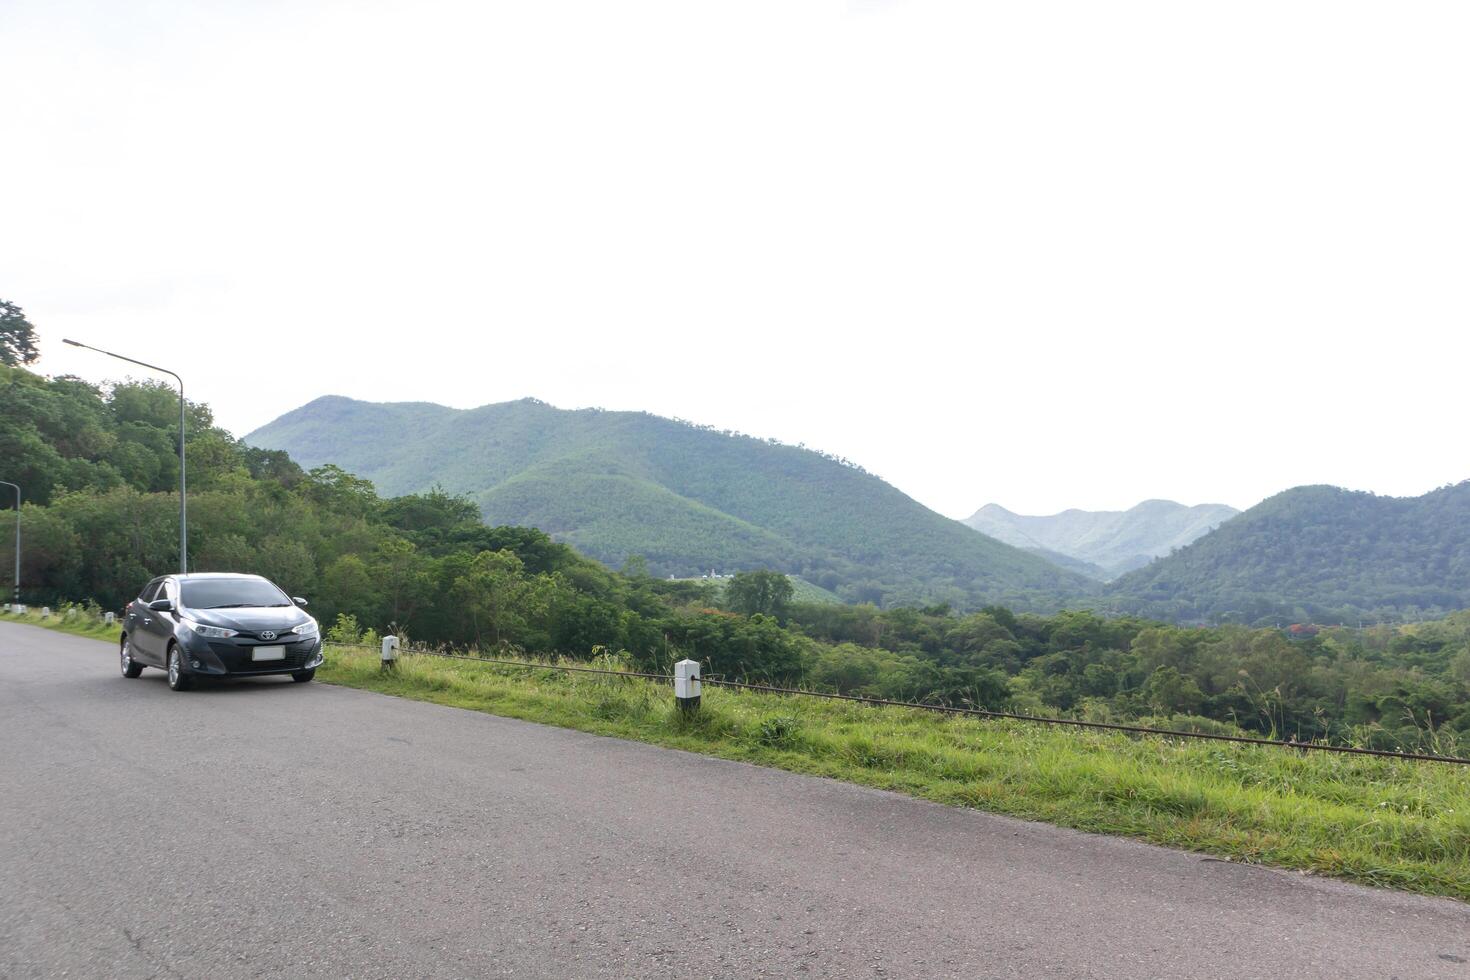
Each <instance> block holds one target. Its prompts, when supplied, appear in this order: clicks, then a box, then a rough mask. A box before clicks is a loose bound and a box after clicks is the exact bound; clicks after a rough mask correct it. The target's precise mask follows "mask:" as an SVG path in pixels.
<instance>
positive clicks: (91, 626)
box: [0, 606, 122, 641]
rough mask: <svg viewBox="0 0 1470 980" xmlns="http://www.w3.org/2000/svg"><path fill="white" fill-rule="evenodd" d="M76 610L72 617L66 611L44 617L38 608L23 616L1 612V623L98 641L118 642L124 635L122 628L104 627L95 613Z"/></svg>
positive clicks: (80, 608)
mask: <svg viewBox="0 0 1470 980" xmlns="http://www.w3.org/2000/svg"><path fill="white" fill-rule="evenodd" d="M74 608H75V609H76V612H74V613H72V615H70V616H68V615H67V614H66V613H67V610H66V609H55V610H52V612H51V615H50V616H48V617H42V616H41V610H39V609H36V608H32V609H31V610H30V612H27V613H26V614H25V615H23V616H16V615H14V614H12V613H10V612H3V611H0V623H29V624H30V625H32V626H44V627H46V628H47V629H53V630H57V631H59V632H62V633H72V634H75V635H76V636H90V637H92V638H93V639H97V640H112V641H116V640H117V638H118V637H119V636H121V635H122V631H121V627H119V626H106V625H104V624H103V622H102V617H101V616H99V615H98V614H97V613H96V612H95V611H93V610H88V609H87V608H86V607H83V606H76V607H74Z"/></svg>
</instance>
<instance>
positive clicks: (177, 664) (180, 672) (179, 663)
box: [168, 644, 194, 691]
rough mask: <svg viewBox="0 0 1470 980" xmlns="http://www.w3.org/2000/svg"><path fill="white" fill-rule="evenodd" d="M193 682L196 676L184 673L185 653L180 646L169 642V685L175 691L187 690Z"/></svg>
mask: <svg viewBox="0 0 1470 980" xmlns="http://www.w3.org/2000/svg"><path fill="white" fill-rule="evenodd" d="M193 683H194V678H193V677H190V676H189V675H188V674H186V673H184V655H183V654H182V653H181V652H179V648H178V647H176V646H174V645H173V644H169V648H168V686H169V687H170V688H171V689H172V690H175V691H187V690H188V689H189V688H190V686H191V685H192V684H193Z"/></svg>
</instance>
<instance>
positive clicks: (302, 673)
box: [291, 667, 316, 684]
mask: <svg viewBox="0 0 1470 980" xmlns="http://www.w3.org/2000/svg"><path fill="white" fill-rule="evenodd" d="M315 676H316V668H315V667H313V668H311V669H310V670H296V671H292V672H291V679H292V680H293V681H295V682H296V683H298V684H305V683H306V682H307V681H309V680H311V679H312V678H313V677H315Z"/></svg>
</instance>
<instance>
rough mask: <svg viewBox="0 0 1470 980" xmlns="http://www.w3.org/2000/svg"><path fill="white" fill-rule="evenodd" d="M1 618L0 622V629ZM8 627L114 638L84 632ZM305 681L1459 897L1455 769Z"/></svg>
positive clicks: (466, 688) (1102, 737)
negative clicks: (684, 712) (693, 713)
mask: <svg viewBox="0 0 1470 980" xmlns="http://www.w3.org/2000/svg"><path fill="white" fill-rule="evenodd" d="M15 620H16V617H14V616H9V615H0V621H15ZM22 621H25V622H31V623H35V624H37V625H43V626H47V627H51V628H56V629H63V630H65V631H67V632H72V633H77V634H79V635H83V636H94V637H97V638H99V639H106V640H111V639H113V636H114V632H115V630H106V629H104V628H103V627H101V626H100V625H95V621H93V622H88V621H87V617H84V616H79V617H76V618H74V619H73V620H70V621H69V620H66V619H63V618H61V617H59V616H53V617H52V618H51V619H50V620H48V621H45V622H41V621H40V618H39V616H38V615H37V614H36V613H32V614H30V615H29V616H27V617H24V618H23V620H22ZM318 678H319V679H320V680H324V681H327V682H329V683H334V684H342V685H346V686H349V687H357V688H362V689H365V690H371V691H378V692H381V693H384V694H391V695H396V696H399V697H407V698H413V699H416V700H420V701H432V702H435V703H438V704H444V705H450V706H453V707H458V708H467V709H470V710H475V711H484V712H489V713H492V714H497V715H504V716H507V717H511V718H522V719H526V720H528V721H536V722H542V723H545V724H551V725H559V726H562V727H565V728H574V729H578V730H581V731H586V732H594V733H597V734H600V735H610V736H615V737H618V738H626V739H633V740H637V741H642V742H649V743H652V744H656V745H665V746H669V747H672V748H679V749H685V750H688V751H691V752H701V753H704V754H707V755H715V756H720V757H722V758H726V759H737V760H741V761H745V762H752V763H756V764H759V765H765V766H772V767H775V768H780V769H786V770H790V771H792V772H801V773H809V774H813V775H820V776H828V777H831V778H834V779H842V780H846V781H848V782H853V783H861V784H863V785H866V786H874V787H878V788H881V789H888V790H895V791H897V792H901V793H907V794H910V795H912V796H917V797H923V798H925V799H930V800H935V801H937V802H940V803H946V804H950V805H953V806H965V807H973V808H976V809H982V810H991V811H995V812H997V813H1007V814H1011V815H1013V816H1017V817H1023V818H1026V819H1031V820H1041V821H1045V822H1047V823H1052V824H1057V825H1060V826H1064V827H1074V828H1077V829H1079V830H1086V831H1092V832H1096V833H1105V834H1118V835H1123V836H1128V837H1134V838H1137V839H1140V840H1146V841H1151V842H1153V843H1156V844H1164V845H1168V846H1171V847H1178V848H1184V849H1188V850H1192V851H1199V852H1202V853H1207V854H1213V855H1217V856H1220V857H1225V858H1229V859H1231V860H1238V861H1244V862H1249V863H1253V864H1266V865H1273V866H1276V867H1282V868H1294V869H1299V870H1303V871H1310V872H1314V873H1317V874H1324V875H1332V876H1335V877H1339V878H1345V879H1348V880H1351V881H1356V882H1360V883H1363V884H1370V885H1382V886H1388V887H1392V888H1399V889H1403V890H1406V891H1414V892H1421V893H1425V894H1432V895H1447V896H1451V897H1454V898H1458V899H1460V900H1462V901H1470V767H1463V766H1452V765H1444V764H1435V763H1423V762H1417V763H1416V762H1400V761H1394V760H1389V759H1378V758H1372V757H1363V756H1344V755H1329V754H1326V753H1305V754H1303V753H1298V752H1293V751H1288V750H1284V749H1271V748H1263V747H1257V746H1248V745H1235V744H1230V743H1215V742H1197V741H1187V740H1169V739H1164V738H1157V737H1145V738H1135V737H1130V736H1127V735H1123V734H1118V733H1111V732H1093V731H1079V730H1075V729H1067V730H1062V729H1056V728H1050V727H1046V726H1042V725H1033V724H1027V723H1024V722H1011V721H987V720H980V719H975V718H964V717H953V716H945V715H938V714H935V713H932V712H925V711H919V710H916V709H908V708H873V707H866V706H863V705H855V704H845V703H842V702H835V701H824V700H820V699H816V698H799V697H785V696H778V695H769V694H759V693H755V692H748V691H731V690H726V689H721V688H712V687H706V688H705V691H704V703H703V706H702V708H701V710H700V711H699V712H698V714H697V715H694V716H692V717H686V716H684V715H683V714H681V713H680V712H679V711H677V710H676V709H675V708H674V704H673V692H672V689H671V688H670V686H669V685H667V684H663V683H659V682H653V681H643V680H638V679H636V678H623V677H608V676H600V675H594V674H576V673H567V672H563V671H557V670H550V669H545V668H541V669H537V668H534V667H533V668H521V667H500V666H496V665H492V664H483V663H468V662H464V661H455V660H444V659H435V658H432V657H423V656H408V657H403V658H401V659H400V661H399V663H398V666H397V667H395V668H394V669H393V670H392V671H384V670H382V669H381V667H380V665H379V662H378V658H377V654H376V653H375V652H374V651H371V650H365V649H359V648H343V647H330V648H329V649H328V656H327V661H326V663H325V664H324V665H323V666H322V667H321V668H320V670H319V672H318Z"/></svg>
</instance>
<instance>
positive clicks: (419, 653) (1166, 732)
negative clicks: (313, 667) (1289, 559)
mask: <svg viewBox="0 0 1470 980" xmlns="http://www.w3.org/2000/svg"><path fill="white" fill-rule="evenodd" d="M337 645H338V646H344V645H348V644H337ZM359 649H371V647H367V648H362V647H359ZM403 653H404V655H406V656H414V657H435V658H439V659H444V660H460V661H466V662H470V663H482V664H498V665H501V666H507V667H519V668H522V669H527V670H560V671H566V672H570V673H581V674H606V675H610V676H615V677H632V678H639V679H642V680H657V681H664V682H666V683H671V682H674V681H675V680H676V678H675V675H673V674H655V673H648V672H641V671H632V670H611V669H607V668H602V667H580V666H573V665H571V664H552V663H541V662H536V661H529V660H506V659H502V658H496V657H471V656H464V655H461V654H451V653H437V652H433V651H428V650H404V651H403ZM696 680H697V681H698V682H699V683H700V684H710V685H713V686H715V687H726V688H733V689H738V690H747V691H757V692H761V693H766V694H779V695H783V696H794V697H810V698H824V699H826V700H831V701H846V702H849V703H852V704H864V705H869V706H871V707H882V708H912V709H916V710H919V711H933V712H936V713H940V714H948V715H959V716H965V717H973V718H990V719H1005V720H1010V721H1020V722H1026V723H1029V724H1037V725H1054V726H1061V727H1069V728H1087V729H1096V730H1102V731H1114V732H1124V733H1127V734H1134V735H1153V736H1159V737H1162V738H1190V739H1198V740H1202V741H1213V742H1233V743H1236V744H1239V745H1259V746H1264V747H1267V748H1276V749H1296V750H1298V751H1301V752H1329V753H1337V754H1341V755H1361V756H1371V757H1376V758H1383V759H1397V760H1400V761H1405V762H1438V763H1445V764H1449V765H1462V766H1464V765H1470V759H1466V758H1461V757H1459V756H1453V755H1436V754H1433V753H1427V752H1396V751H1394V750H1391V749H1368V748H1360V747H1357V746H1353V745H1333V744H1332V743H1330V742H1303V741H1299V740H1296V739H1287V740H1282V739H1274V738H1256V737H1254V736H1250V735H1222V734H1218V733H1215V732H1188V731H1183V730H1179V729H1171V728H1150V727H1148V726H1145V725H1127V724H1123V723H1120V722H1107V721H1085V720H1083V719H1081V718H1053V717H1048V716H1046V715H1026V714H1020V713H1018V712H1012V711H991V710H989V709H986V708H965V707H958V706H955V705H948V704H926V703H924V702H920V701H897V700H892V699H889V698H869V697H862V696H860V695H856V694H838V693H835V692H831V691H807V690H803V689H801V688H795V687H780V686H777V685H774V684H757V683H752V682H750V681H736V680H726V679H723V678H718V677H697V678H696Z"/></svg>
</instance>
